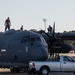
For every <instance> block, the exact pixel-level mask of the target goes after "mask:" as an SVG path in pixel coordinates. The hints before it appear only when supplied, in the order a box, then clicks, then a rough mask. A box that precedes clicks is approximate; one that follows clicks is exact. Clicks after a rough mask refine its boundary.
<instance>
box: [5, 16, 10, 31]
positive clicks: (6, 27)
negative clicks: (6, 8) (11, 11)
mask: <svg viewBox="0 0 75 75" xmlns="http://www.w3.org/2000/svg"><path fill="white" fill-rule="evenodd" d="M4 25H5V31H6V30H7V29H8V30H9V29H10V26H11V22H10V19H9V17H8V18H7V19H6V20H5V24H4Z"/></svg>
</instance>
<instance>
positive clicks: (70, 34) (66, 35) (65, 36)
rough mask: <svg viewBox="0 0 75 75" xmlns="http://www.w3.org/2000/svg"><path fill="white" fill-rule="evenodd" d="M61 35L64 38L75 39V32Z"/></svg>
mask: <svg viewBox="0 0 75 75" xmlns="http://www.w3.org/2000/svg"><path fill="white" fill-rule="evenodd" d="M59 36H60V37H61V38H62V39H64V40H75V32H65V33H60V34H59Z"/></svg>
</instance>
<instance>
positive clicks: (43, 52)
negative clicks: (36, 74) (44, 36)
mask: <svg viewBox="0 0 75 75" xmlns="http://www.w3.org/2000/svg"><path fill="white" fill-rule="evenodd" d="M39 57H40V60H41V61H44V60H47V58H48V50H47V49H45V48H41V50H40V53H39Z"/></svg>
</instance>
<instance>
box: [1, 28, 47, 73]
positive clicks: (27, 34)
mask: <svg viewBox="0 0 75 75" xmlns="http://www.w3.org/2000/svg"><path fill="white" fill-rule="evenodd" d="M47 58H48V46H47V43H46V41H45V40H44V38H43V37H42V36H41V35H40V34H38V33H35V32H32V31H16V30H14V29H11V30H8V31H6V32H1V33H0V68H1V67H2V68H10V70H11V72H14V71H16V72H19V71H20V69H25V68H28V63H29V61H40V60H41V61H44V60H46V59H47Z"/></svg>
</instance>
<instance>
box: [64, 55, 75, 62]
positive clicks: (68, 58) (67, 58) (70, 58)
mask: <svg viewBox="0 0 75 75" xmlns="http://www.w3.org/2000/svg"><path fill="white" fill-rule="evenodd" d="M64 61H70V62H73V61H75V60H74V59H73V58H72V57H69V56H64Z"/></svg>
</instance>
